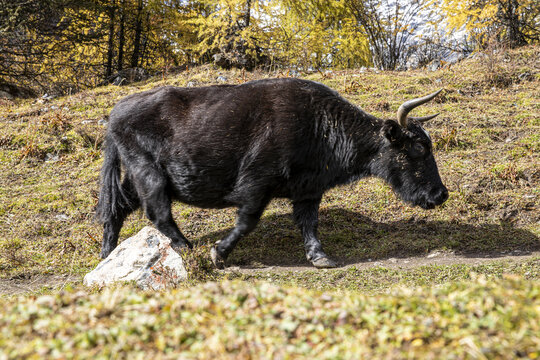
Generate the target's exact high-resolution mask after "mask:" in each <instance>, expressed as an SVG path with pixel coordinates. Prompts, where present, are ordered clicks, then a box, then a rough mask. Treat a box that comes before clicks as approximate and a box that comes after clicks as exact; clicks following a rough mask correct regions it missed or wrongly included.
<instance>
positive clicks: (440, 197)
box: [431, 187, 448, 205]
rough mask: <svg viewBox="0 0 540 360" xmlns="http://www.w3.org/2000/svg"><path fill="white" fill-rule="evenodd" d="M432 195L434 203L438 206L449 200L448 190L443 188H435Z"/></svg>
mask: <svg viewBox="0 0 540 360" xmlns="http://www.w3.org/2000/svg"><path fill="white" fill-rule="evenodd" d="M431 194H432V196H433V198H432V199H433V201H434V202H435V203H436V204H437V205H440V204H442V203H443V202H445V201H446V200H447V199H448V190H447V189H446V188H445V187H443V188H434V189H433V190H431Z"/></svg>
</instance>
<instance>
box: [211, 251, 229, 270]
mask: <svg viewBox="0 0 540 360" xmlns="http://www.w3.org/2000/svg"><path fill="white" fill-rule="evenodd" d="M210 258H211V259H212V262H213V263H214V266H215V267H216V268H218V269H224V268H225V259H224V258H222V257H221V256H219V254H218V253H217V250H216V247H215V246H212V248H211V249H210Z"/></svg>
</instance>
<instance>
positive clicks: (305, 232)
mask: <svg viewBox="0 0 540 360" xmlns="http://www.w3.org/2000/svg"><path fill="white" fill-rule="evenodd" d="M320 202H321V198H320V197H319V198H317V199H310V200H300V201H293V215H294V220H295V222H296V224H297V225H298V227H300V230H301V231H302V237H303V238H304V246H305V250H306V257H307V259H308V260H309V261H310V262H311V263H312V264H313V266H315V267H316V268H334V267H337V264H336V262H335V261H333V260H332V259H330V258H329V257H328V255H326V254H325V252H324V251H323V248H322V245H321V242H320V241H319V239H318V237H317V227H318V223H319V204H320Z"/></svg>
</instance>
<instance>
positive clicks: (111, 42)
mask: <svg viewBox="0 0 540 360" xmlns="http://www.w3.org/2000/svg"><path fill="white" fill-rule="evenodd" d="M115 12H116V0H112V4H111V5H110V8H109V22H110V23H109V43H108V50H107V68H106V74H105V78H106V79H108V78H109V77H110V76H111V74H112V62H113V53H114V17H115Z"/></svg>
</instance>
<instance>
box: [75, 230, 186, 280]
mask: <svg viewBox="0 0 540 360" xmlns="http://www.w3.org/2000/svg"><path fill="white" fill-rule="evenodd" d="M170 244H171V240H170V239H169V238H168V237H166V236H164V235H163V234H161V233H160V232H159V231H158V230H156V229H154V228H152V227H149V226H146V227H145V228H143V229H142V230H141V231H139V233H138V234H137V235H135V236H132V237H130V238H129V239H126V240H124V241H123V242H121V243H120V244H119V245H118V246H117V247H116V249H114V250H113V252H111V254H110V255H109V256H108V257H107V258H106V259H104V260H103V261H102V262H100V263H99V265H98V266H97V267H96V268H95V269H94V270H92V271H91V272H89V273H88V274H86V276H85V277H84V280H83V283H84V285H86V286H93V285H97V286H104V285H108V284H112V283H114V282H126V281H134V282H135V283H136V284H137V286H138V287H140V288H141V289H150V290H159V289H163V288H166V287H168V286H174V285H176V284H178V283H180V282H181V281H183V280H185V279H186V278H187V272H186V269H185V267H184V263H183V261H182V258H181V257H180V255H178V254H177V253H176V252H175V251H174V250H173V249H172V248H171V245H170Z"/></svg>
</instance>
